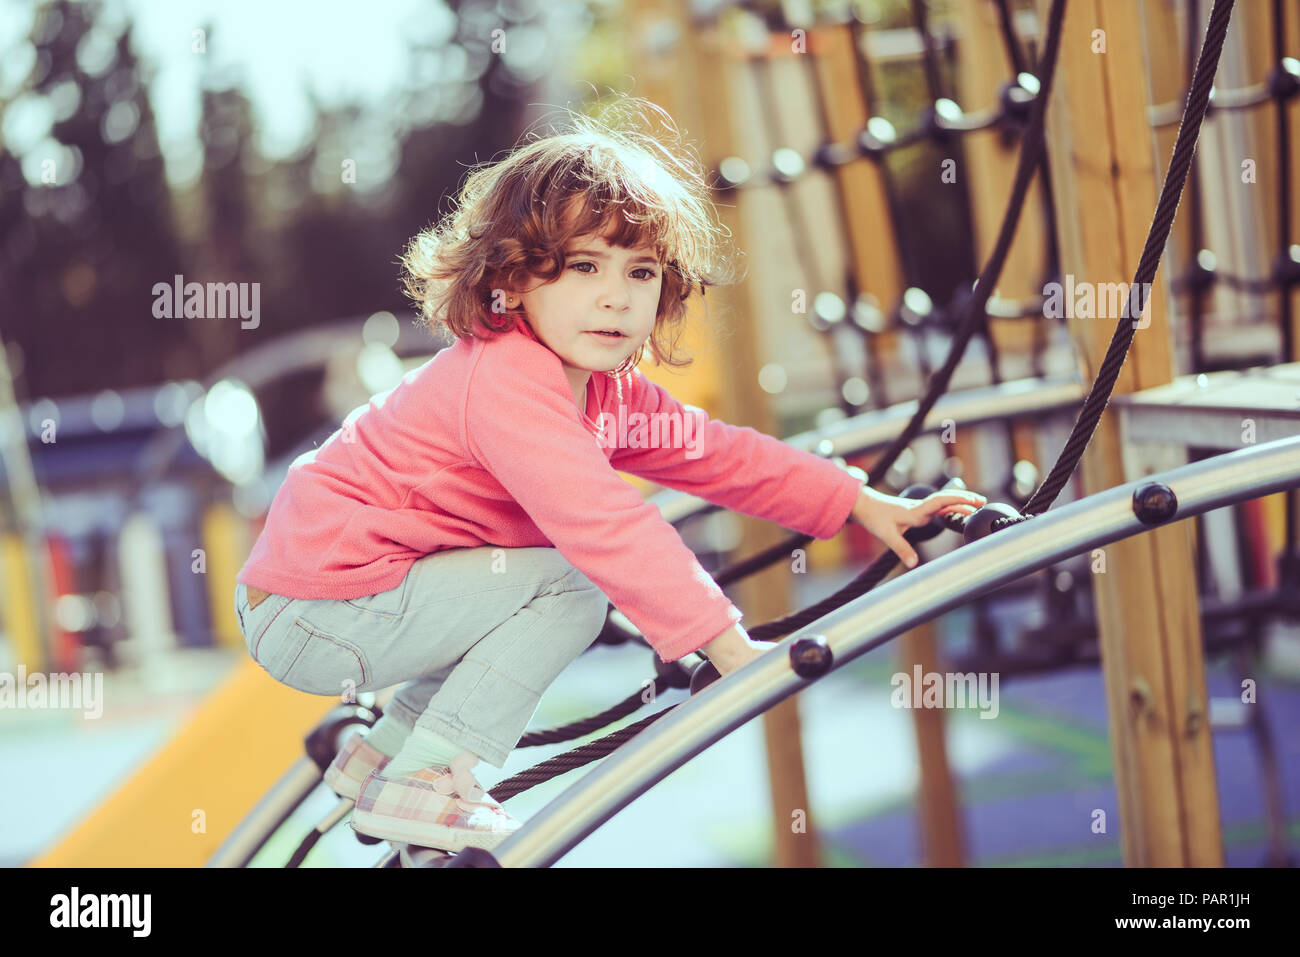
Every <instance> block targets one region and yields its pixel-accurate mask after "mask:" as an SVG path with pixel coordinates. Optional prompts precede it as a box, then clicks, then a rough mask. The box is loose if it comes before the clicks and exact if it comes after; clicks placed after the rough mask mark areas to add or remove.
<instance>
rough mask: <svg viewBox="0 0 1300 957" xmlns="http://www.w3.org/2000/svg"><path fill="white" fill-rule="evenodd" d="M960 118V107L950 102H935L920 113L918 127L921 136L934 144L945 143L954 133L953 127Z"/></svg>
mask: <svg viewBox="0 0 1300 957" xmlns="http://www.w3.org/2000/svg"><path fill="white" fill-rule="evenodd" d="M961 117H962V112H961V107H959V106H958V105H957V104H956V103H954V102H953V101H952V100H935V101H934V102H933V103H931V104H930V105H929V106H927V107H926V108H925V109H924V110H923V111H922V113H921V121H920V123H919V126H920V129H921V132H922V135H923V136H925V137H927V138H928V139H931V140H933V141H934V142H936V143H946V142H948V140H949V139H951V138H952V135H953V133H954V132H955V131H954V128H953V125H954V124H955V123H958V122H960V120H961Z"/></svg>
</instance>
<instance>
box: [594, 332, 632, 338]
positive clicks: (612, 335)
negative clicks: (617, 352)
mask: <svg viewBox="0 0 1300 957" xmlns="http://www.w3.org/2000/svg"><path fill="white" fill-rule="evenodd" d="M590 335H593V336H602V337H604V338H606V339H624V338H626V336H624V335H623V333H621V332H606V331H593V332H591V333H590Z"/></svg>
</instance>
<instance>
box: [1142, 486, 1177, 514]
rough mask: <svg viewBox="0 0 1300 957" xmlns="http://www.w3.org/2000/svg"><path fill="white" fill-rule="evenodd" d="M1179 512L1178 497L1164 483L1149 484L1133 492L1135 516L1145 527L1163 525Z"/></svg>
mask: <svg viewBox="0 0 1300 957" xmlns="http://www.w3.org/2000/svg"><path fill="white" fill-rule="evenodd" d="M1177 512H1178V496H1177V495H1175V494H1174V490H1173V489H1171V488H1170V487H1169V486H1168V485H1166V484H1164V483H1163V482H1147V483H1145V484H1144V485H1139V486H1138V487H1137V488H1136V489H1135V490H1134V492H1133V514H1134V515H1136V516H1137V519H1138V521H1139V522H1141V523H1142V524H1143V525H1163V524H1164V523H1165V522H1167V521H1169V520H1170V519H1171V518H1173V517H1174V515H1175V514H1177Z"/></svg>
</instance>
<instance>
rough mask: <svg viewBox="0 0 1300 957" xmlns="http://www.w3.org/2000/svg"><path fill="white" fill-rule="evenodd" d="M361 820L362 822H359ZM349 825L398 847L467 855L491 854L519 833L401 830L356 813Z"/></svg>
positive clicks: (428, 827)
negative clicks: (478, 851) (470, 849)
mask: <svg viewBox="0 0 1300 957" xmlns="http://www.w3.org/2000/svg"><path fill="white" fill-rule="evenodd" d="M358 818H360V820H357V819H358ZM348 825H349V826H350V827H351V828H352V830H354V831H357V832H358V833H360V834H368V835H370V836H371V837H377V838H380V839H381V840H385V841H393V842H395V843H398V844H415V845H417V846H419V847H429V848H433V849H434V850H439V851H450V852H453V853H454V852H456V851H463V850H464V849H465V848H467V847H478V848H481V849H483V850H485V851H490V850H492V849H493V848H495V847H496V846H497V845H498V844H500V843H501V842H502V841H504V840H505V839H506V838H508V837H510V836H511V835H512V834H514V833H516V831H517V830H518V829H516V831H509V832H507V833H505V834H484V833H475V832H473V831H460V830H456V829H455V828H450V827H443V826H441V825H437V824H426V825H424V826H423V827H410V826H406V827H401V826H396V825H392V824H389V823H388V822H387V821H386V820H376V819H375V818H374V817H373V816H371V815H369V814H363V813H362V812H360V811H356V810H354V811H353V812H352V820H351V821H349V822H348Z"/></svg>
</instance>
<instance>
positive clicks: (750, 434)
mask: <svg viewBox="0 0 1300 957" xmlns="http://www.w3.org/2000/svg"><path fill="white" fill-rule="evenodd" d="M586 399H587V407H586V410H585V411H583V410H579V408H578V407H577V405H576V404H575V403H574V401H573V390H572V388H571V386H570V385H569V381H568V379H567V378H566V377H565V375H564V369H563V366H562V364H561V362H560V359H559V357H558V356H557V355H555V353H553V352H551V351H550V350H549V349H548V348H546V346H545V345H543V344H542V343H541V342H540V341H539V340H538V339H537V336H536V334H535V333H534V332H533V331H532V330H531V329H530V328H529V327H528V325H527V324H526V323H523V322H520V323H518V324H517V326H516V328H515V330H513V331H512V332H509V333H503V334H500V335H498V336H497V337H496V338H495V339H493V340H492V341H490V342H484V341H482V340H466V339H461V340H457V341H456V343H455V344H454V345H452V346H451V347H449V348H447V349H444V350H443V351H442V352H439V353H438V354H437V355H436V356H434V357H433V358H432V359H430V360H429V361H428V362H426V363H424V364H423V365H421V366H420V367H419V368H416V369H412V370H411V371H410V372H408V373H407V374H406V375H405V376H404V377H403V378H402V381H401V382H400V383H399V384H398V385H397V386H395V387H394V388H392V389H390V390H389V391H388V392H385V393H382V394H379V395H376V396H374V397H373V398H372V399H371V400H370V401H369V403H368V404H367V405H366V406H362V407H361V408H358V409H356V410H355V411H353V412H352V413H350V414H349V415H348V416H347V418H346V419H345V420H344V422H343V425H342V427H341V428H340V429H339V430H338V431H336V432H335V433H334V434H333V435H331V436H330V437H329V439H328V440H326V441H325V443H324V444H323V445H321V446H320V447H319V448H317V449H315V450H313V451H311V452H308V453H305V454H304V455H302V456H300V457H299V458H297V459H296V460H295V461H294V463H293V464H292V466H290V468H289V472H288V475H287V476H286V477H285V481H284V484H283V485H282V486H281V487H280V489H279V491H278V492H277V493H276V496H275V499H274V501H273V502H272V503H271V508H270V510H269V513H268V515H267V519H266V523H265V526H264V527H263V529H262V533H261V535H259V536H258V539H257V542H256V543H255V544H254V546H253V549H252V553H251V554H250V555H249V558H248V561H247V562H246V563H245V564H244V566H243V568H242V569H240V572H239V574H238V576H236V581H238V582H240V583H242V584H244V585H250V586H252V587H254V588H260V589H262V590H263V591H268V592H271V593H273V594H277V595H284V596H287V597H290V598H300V599H320V598H334V599H345V598H358V597H361V596H364V595H374V594H379V593H380V592H384V591H388V590H389V589H392V588H396V587H397V586H398V585H399V584H401V582H402V579H403V578H404V577H405V576H406V572H407V569H409V568H410V566H411V565H412V563H414V562H415V561H416V560H417V559H419V558H421V557H422V556H424V555H427V554H429V553H430V552H436V551H438V550H439V549H444V548H466V547H479V546H483V545H498V546H502V547H505V548H520V547H526V546H553V547H555V548H557V549H559V551H560V553H561V554H562V555H563V556H564V557H565V559H566V560H567V561H568V562H569V564H571V565H573V566H574V567H575V568H577V569H578V570H579V571H581V572H582V573H583V574H585V575H586V576H587V577H588V578H589V579H590V580H591V581H592V583H593V584H595V585H596V586H597V587H598V588H599V589H600V590H601V591H602V592H604V594H605V596H606V597H607V598H609V600H610V601H611V602H613V604H614V606H615V607H616V608H618V609H619V610H620V611H622V612H623V614H625V615H626V616H627V617H628V620H630V621H631V622H632V624H634V625H636V627H637V628H639V629H640V631H641V633H642V634H643V635H645V637H646V640H647V641H649V643H650V644H651V646H652V647H653V648H654V649H655V651H656V652H657V653H658V654H659V656H660V658H662V659H663V660H664V661H673V660H675V659H677V658H680V657H682V656H683V655H685V654H688V653H690V652H692V651H695V650H696V649H698V648H699V647H701V646H702V645H704V644H706V643H707V642H709V641H711V640H713V638H715V637H716V636H717V635H719V634H721V633H722V632H723V631H725V630H726V629H728V628H729V627H731V625H732V624H734V623H735V622H737V621H739V620H740V619H741V617H742V614H741V612H740V611H739V609H737V608H736V607H735V605H734V604H732V602H731V600H730V599H729V598H727V596H726V595H725V594H723V592H722V589H721V588H719V587H718V586H717V584H716V583H715V582H714V581H713V579H712V578H711V577H710V576H709V574H708V573H707V572H706V571H705V570H704V568H703V567H702V566H701V565H700V563H699V561H698V560H697V559H696V557H695V555H694V554H693V553H692V552H691V550H690V549H688V548H687V547H686V545H685V544H684V543H683V542H682V540H681V537H680V536H679V535H678V533H677V530H676V529H674V528H673V527H672V525H670V524H669V523H668V522H666V521H665V520H664V518H663V517H662V516H661V515H660V513H659V510H658V508H656V507H655V506H654V505H652V504H650V503H649V502H647V501H645V500H644V498H643V497H642V495H641V493H640V492H639V491H637V489H636V488H634V487H633V486H632V485H631V484H629V483H628V482H627V481H625V480H624V479H623V478H622V477H621V476H619V475H618V474H617V471H616V470H618V471H623V472H626V473H628V474H631V475H636V476H640V477H642V478H645V479H648V480H650V481H652V482H655V483H657V484H659V485H664V486H668V487H670V488H674V489H678V490H680V491H683V492H688V493H690V494H692V495H696V496H698V497H700V498H703V499H705V500H707V501H709V502H712V503H714V504H717V505H721V506H724V507H726V508H729V509H732V510H735V511H738V512H743V513H745V514H747V515H754V516H758V517H760V518H765V519H769V520H771V521H773V522H777V523H779V524H781V525H784V526H786V527H787V528H792V529H795V530H796V531H799V532H802V533H804V534H807V535H812V536H814V537H816V538H830V537H831V536H833V535H835V534H836V533H837V532H839V531H840V529H841V528H842V527H843V526H844V523H845V522H846V521H847V520H848V518H849V515H850V513H851V511H852V508H853V504H854V502H855V500H856V499H857V496H858V493H859V491H860V489H861V488H862V481H861V480H860V479H858V478H855V477H854V476H853V475H852V474H851V473H849V472H848V471H846V470H845V469H843V468H841V467H839V466H838V465H836V464H835V463H833V462H831V461H829V460H827V459H823V458H820V457H818V456H816V455H813V454H811V453H809V452H803V451H799V450H797V449H794V448H792V447H790V446H788V445H786V444H785V443H784V442H781V441H779V440H778V439H775V438H773V437H771V436H769V435H764V434H763V433H761V432H758V431H756V430H754V429H750V428H745V427H739V426H733V425H727V424H726V423H724V422H720V421H718V420H715V419H710V418H709V417H708V416H707V415H706V414H705V413H704V412H703V411H702V410H700V409H696V408H694V407H690V406H683V405H682V404H681V403H679V402H677V401H676V400H675V399H674V398H673V397H672V396H671V395H669V394H668V392H666V391H665V390H664V389H663V388H661V387H660V386H658V385H657V384H655V383H653V382H651V381H650V380H649V379H647V378H646V377H645V376H644V375H643V374H642V373H641V372H639V371H633V372H632V373H630V374H629V375H627V376H624V377H622V378H621V379H619V380H617V381H616V380H614V379H612V378H610V377H609V376H606V375H604V374H602V373H593V374H592V376H591V379H590V381H589V383H588V386H587V395H586ZM620 407H622V408H621V409H620ZM637 413H644V414H645V416H646V417H645V419H640V418H639V417H638V416H637ZM674 417H675V419H674ZM686 417H689V418H691V419H693V422H687V421H686ZM602 436H603V438H602Z"/></svg>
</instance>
